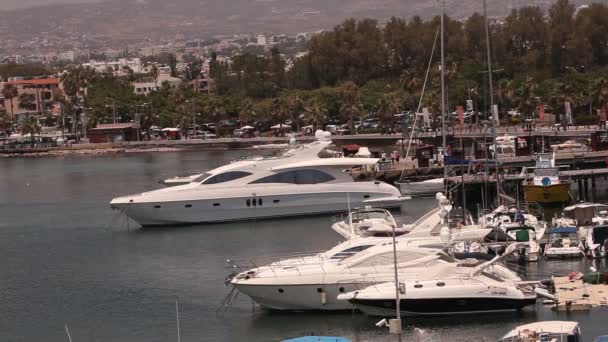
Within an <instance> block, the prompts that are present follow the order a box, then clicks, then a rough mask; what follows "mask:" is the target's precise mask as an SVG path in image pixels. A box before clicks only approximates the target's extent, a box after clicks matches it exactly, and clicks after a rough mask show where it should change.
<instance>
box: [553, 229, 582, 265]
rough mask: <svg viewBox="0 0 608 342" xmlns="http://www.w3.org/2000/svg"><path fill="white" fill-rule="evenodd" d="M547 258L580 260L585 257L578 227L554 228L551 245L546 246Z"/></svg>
mask: <svg viewBox="0 0 608 342" xmlns="http://www.w3.org/2000/svg"><path fill="white" fill-rule="evenodd" d="M545 256H546V257H547V258H578V257H581V256H583V246H582V244H581V242H580V239H579V236H578V229H577V227H552V228H550V229H549V243H548V244H547V245H546V246H545Z"/></svg>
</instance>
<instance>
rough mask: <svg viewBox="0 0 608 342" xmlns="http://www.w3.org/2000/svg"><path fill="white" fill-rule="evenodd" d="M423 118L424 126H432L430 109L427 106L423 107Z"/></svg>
mask: <svg viewBox="0 0 608 342" xmlns="http://www.w3.org/2000/svg"><path fill="white" fill-rule="evenodd" d="M422 118H423V119H424V127H427V128H428V127H431V118H430V114H429V109H428V108H426V107H424V108H422Z"/></svg>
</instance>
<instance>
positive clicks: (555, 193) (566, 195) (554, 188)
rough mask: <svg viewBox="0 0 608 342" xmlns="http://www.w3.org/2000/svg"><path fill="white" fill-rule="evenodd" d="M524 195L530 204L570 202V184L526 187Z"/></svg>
mask: <svg viewBox="0 0 608 342" xmlns="http://www.w3.org/2000/svg"><path fill="white" fill-rule="evenodd" d="M524 193H525V195H526V200H527V201H528V202H538V203H561V202H567V201H569V200H570V183H560V184H553V185H548V186H542V185H524Z"/></svg>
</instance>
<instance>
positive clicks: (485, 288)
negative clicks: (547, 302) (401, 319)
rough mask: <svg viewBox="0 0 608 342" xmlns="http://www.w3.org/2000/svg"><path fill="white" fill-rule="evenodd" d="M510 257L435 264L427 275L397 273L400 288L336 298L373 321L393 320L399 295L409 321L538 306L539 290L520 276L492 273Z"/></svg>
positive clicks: (373, 289)
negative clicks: (346, 302) (373, 318)
mask: <svg viewBox="0 0 608 342" xmlns="http://www.w3.org/2000/svg"><path fill="white" fill-rule="evenodd" d="M511 249H512V250H514V249H516V246H515V245H513V246H511ZM511 252H512V251H509V252H506V253H505V255H503V256H497V257H495V258H494V259H492V260H491V261H487V262H484V263H481V264H478V265H475V264H474V265H470V266H469V267H468V268H467V267H465V266H466V264H460V265H459V267H456V268H454V267H450V266H451V265H446V264H440V263H436V264H434V265H429V267H428V268H427V271H426V272H424V273H422V274H416V275H413V276H412V274H410V273H409V272H408V270H404V271H403V272H400V273H399V277H398V279H399V285H398V286H397V287H396V286H395V282H394V281H392V282H386V283H383V284H375V285H371V286H367V287H365V288H362V289H359V290H356V291H352V292H349V293H345V294H341V295H339V296H338V299H339V300H344V301H348V302H350V303H351V304H353V305H354V306H355V307H356V308H358V309H360V310H361V311H363V312H365V313H366V314H369V315H372V316H386V315H389V316H392V315H393V314H394V313H395V310H396V296H397V291H398V292H399V294H398V296H399V304H400V312H401V315H406V316H417V315H422V316H426V315H454V314H477V313H488V312H504V311H514V310H520V309H522V308H523V307H525V306H528V305H533V304H535V303H536V297H537V295H536V293H535V286H534V285H533V284H530V283H525V282H520V281H519V279H518V278H517V277H516V276H508V278H504V277H503V276H501V275H498V274H497V273H495V272H492V270H491V268H492V267H495V266H497V265H495V264H496V263H497V262H499V261H500V260H502V259H503V258H505V256H506V255H507V254H508V253H511ZM398 260H399V259H398V257H397V262H398Z"/></svg>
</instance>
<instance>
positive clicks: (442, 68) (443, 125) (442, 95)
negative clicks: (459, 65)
mask: <svg viewBox="0 0 608 342" xmlns="http://www.w3.org/2000/svg"><path fill="white" fill-rule="evenodd" d="M444 16H445V0H442V1H441V136H442V137H443V142H442V143H443V161H442V164H443V179H444V180H445V182H447V178H448V169H447V167H446V165H445V156H446V152H447V148H446V147H447V139H446V129H445V52H444V50H445V49H444V28H443V17H444Z"/></svg>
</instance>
